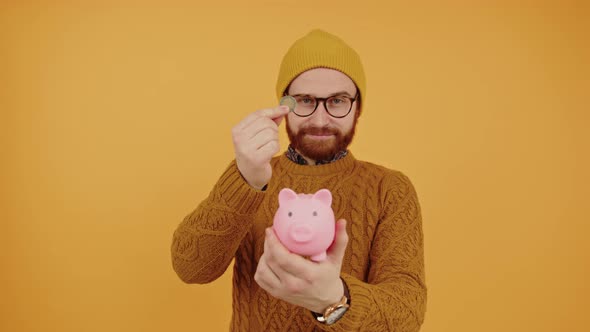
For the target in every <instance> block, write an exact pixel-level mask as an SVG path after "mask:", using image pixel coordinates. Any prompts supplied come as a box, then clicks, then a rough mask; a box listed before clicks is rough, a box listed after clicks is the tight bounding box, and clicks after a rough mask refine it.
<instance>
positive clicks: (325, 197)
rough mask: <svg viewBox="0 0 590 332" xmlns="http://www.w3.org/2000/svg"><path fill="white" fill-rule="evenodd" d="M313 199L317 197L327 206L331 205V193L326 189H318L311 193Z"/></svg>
mask: <svg viewBox="0 0 590 332" xmlns="http://www.w3.org/2000/svg"><path fill="white" fill-rule="evenodd" d="M313 199H317V200H318V201H320V202H322V203H324V204H326V205H328V206H330V205H332V193H331V192H330V191H329V190H328V189H320V190H318V191H317V192H316V193H315V194H313Z"/></svg>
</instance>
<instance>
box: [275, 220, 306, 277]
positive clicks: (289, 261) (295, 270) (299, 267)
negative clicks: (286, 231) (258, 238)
mask: <svg viewBox="0 0 590 332" xmlns="http://www.w3.org/2000/svg"><path fill="white" fill-rule="evenodd" d="M266 232H267V234H266V239H265V241H264V242H265V250H268V252H269V256H268V258H267V262H268V265H269V266H270V267H271V268H272V270H273V271H275V272H276V273H277V275H278V276H279V277H281V281H284V280H283V277H282V276H283V273H284V274H288V275H291V276H294V277H296V278H298V279H305V280H309V279H310V278H311V277H310V276H309V275H308V273H309V264H311V263H310V262H308V261H307V260H306V259H305V258H303V257H301V256H299V255H296V254H293V253H291V252H289V250H287V248H285V246H283V244H282V243H281V242H280V241H279V239H278V238H277V237H276V235H275V233H274V231H273V230H272V229H271V228H267V230H266Z"/></svg>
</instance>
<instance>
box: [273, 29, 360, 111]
mask: <svg viewBox="0 0 590 332" xmlns="http://www.w3.org/2000/svg"><path fill="white" fill-rule="evenodd" d="M317 67H323V68H331V69H336V70H339V71H341V72H343V73H344V74H346V75H347V76H348V77H350V79H352V81H353V82H354V83H355V84H356V86H357V88H358V89H359V93H360V95H361V99H362V101H365V100H366V99H365V98H366V91H365V84H366V83H365V72H364V70H363V65H362V63H361V59H360V57H359V55H358V54H357V53H356V51H355V50H353V49H352V48H351V47H350V46H348V45H347V44H346V43H345V42H344V41H343V40H342V39H340V38H338V37H337V36H334V35H332V34H330V33H328V32H325V31H323V30H320V29H315V30H312V31H311V32H309V33H308V34H307V35H305V36H303V37H302V38H300V39H298V40H297V41H295V43H293V45H292V46H291V48H289V50H288V51H287V54H285V57H284V58H283V61H282V63H281V68H280V69H279V77H278V79H277V98H278V100H280V99H281V98H282V97H283V92H284V91H285V89H286V88H287V87H288V86H289V84H290V83H291V81H293V79H295V78H296V77H297V76H299V74H301V73H303V72H304V71H307V70H309V69H312V68H317Z"/></svg>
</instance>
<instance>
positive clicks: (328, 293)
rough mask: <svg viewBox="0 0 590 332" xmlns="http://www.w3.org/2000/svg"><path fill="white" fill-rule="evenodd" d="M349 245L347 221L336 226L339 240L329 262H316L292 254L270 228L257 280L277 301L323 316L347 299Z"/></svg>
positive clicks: (255, 275) (255, 278) (340, 221)
mask: <svg viewBox="0 0 590 332" xmlns="http://www.w3.org/2000/svg"><path fill="white" fill-rule="evenodd" d="M347 244H348V234H346V220H344V219H340V220H338V222H337V223H336V238H335V239H334V242H333V243H332V246H331V247H330V248H329V249H328V253H327V254H328V255H327V256H328V257H327V259H326V260H325V261H322V262H313V261H308V260H306V259H305V258H303V257H301V256H299V255H296V254H293V253H290V252H289V251H288V250H287V248H285V247H284V246H283V244H282V243H281V242H280V241H279V240H278V238H277V237H276V236H275V234H274V231H273V230H272V228H267V229H266V238H265V241H264V253H263V254H262V256H261V257H260V261H259V262H258V267H257V268H256V273H255V274H254V280H256V282H257V283H258V285H260V287H262V288H263V289H264V290H266V291H267V292H268V293H269V294H270V295H272V296H274V297H276V298H279V299H281V300H284V301H286V302H289V303H291V304H294V305H297V306H300V307H304V308H307V309H308V310H311V311H313V312H317V313H323V312H324V310H325V309H326V308H327V307H328V306H330V305H332V304H334V303H337V302H338V301H340V299H341V298H342V296H343V295H344V285H343V284H342V280H341V279H340V271H341V268H342V259H343V258H344V251H345V250H346V245H347Z"/></svg>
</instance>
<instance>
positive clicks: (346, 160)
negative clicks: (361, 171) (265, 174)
mask: <svg viewBox="0 0 590 332" xmlns="http://www.w3.org/2000/svg"><path fill="white" fill-rule="evenodd" d="M355 161H356V158H355V157H354V156H353V154H352V152H350V151H348V150H347V153H346V154H345V155H344V156H343V157H341V158H339V159H338V160H335V161H332V162H330V163H327V164H321V165H317V166H313V167H310V166H309V165H300V164H298V163H296V162H293V161H292V160H291V159H289V157H287V153H283V154H281V155H280V156H278V163H279V164H280V166H281V168H283V169H284V170H285V171H286V172H287V173H289V174H298V175H311V176H322V175H330V174H334V173H340V172H345V171H349V170H351V169H353V168H354V167H355Z"/></svg>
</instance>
